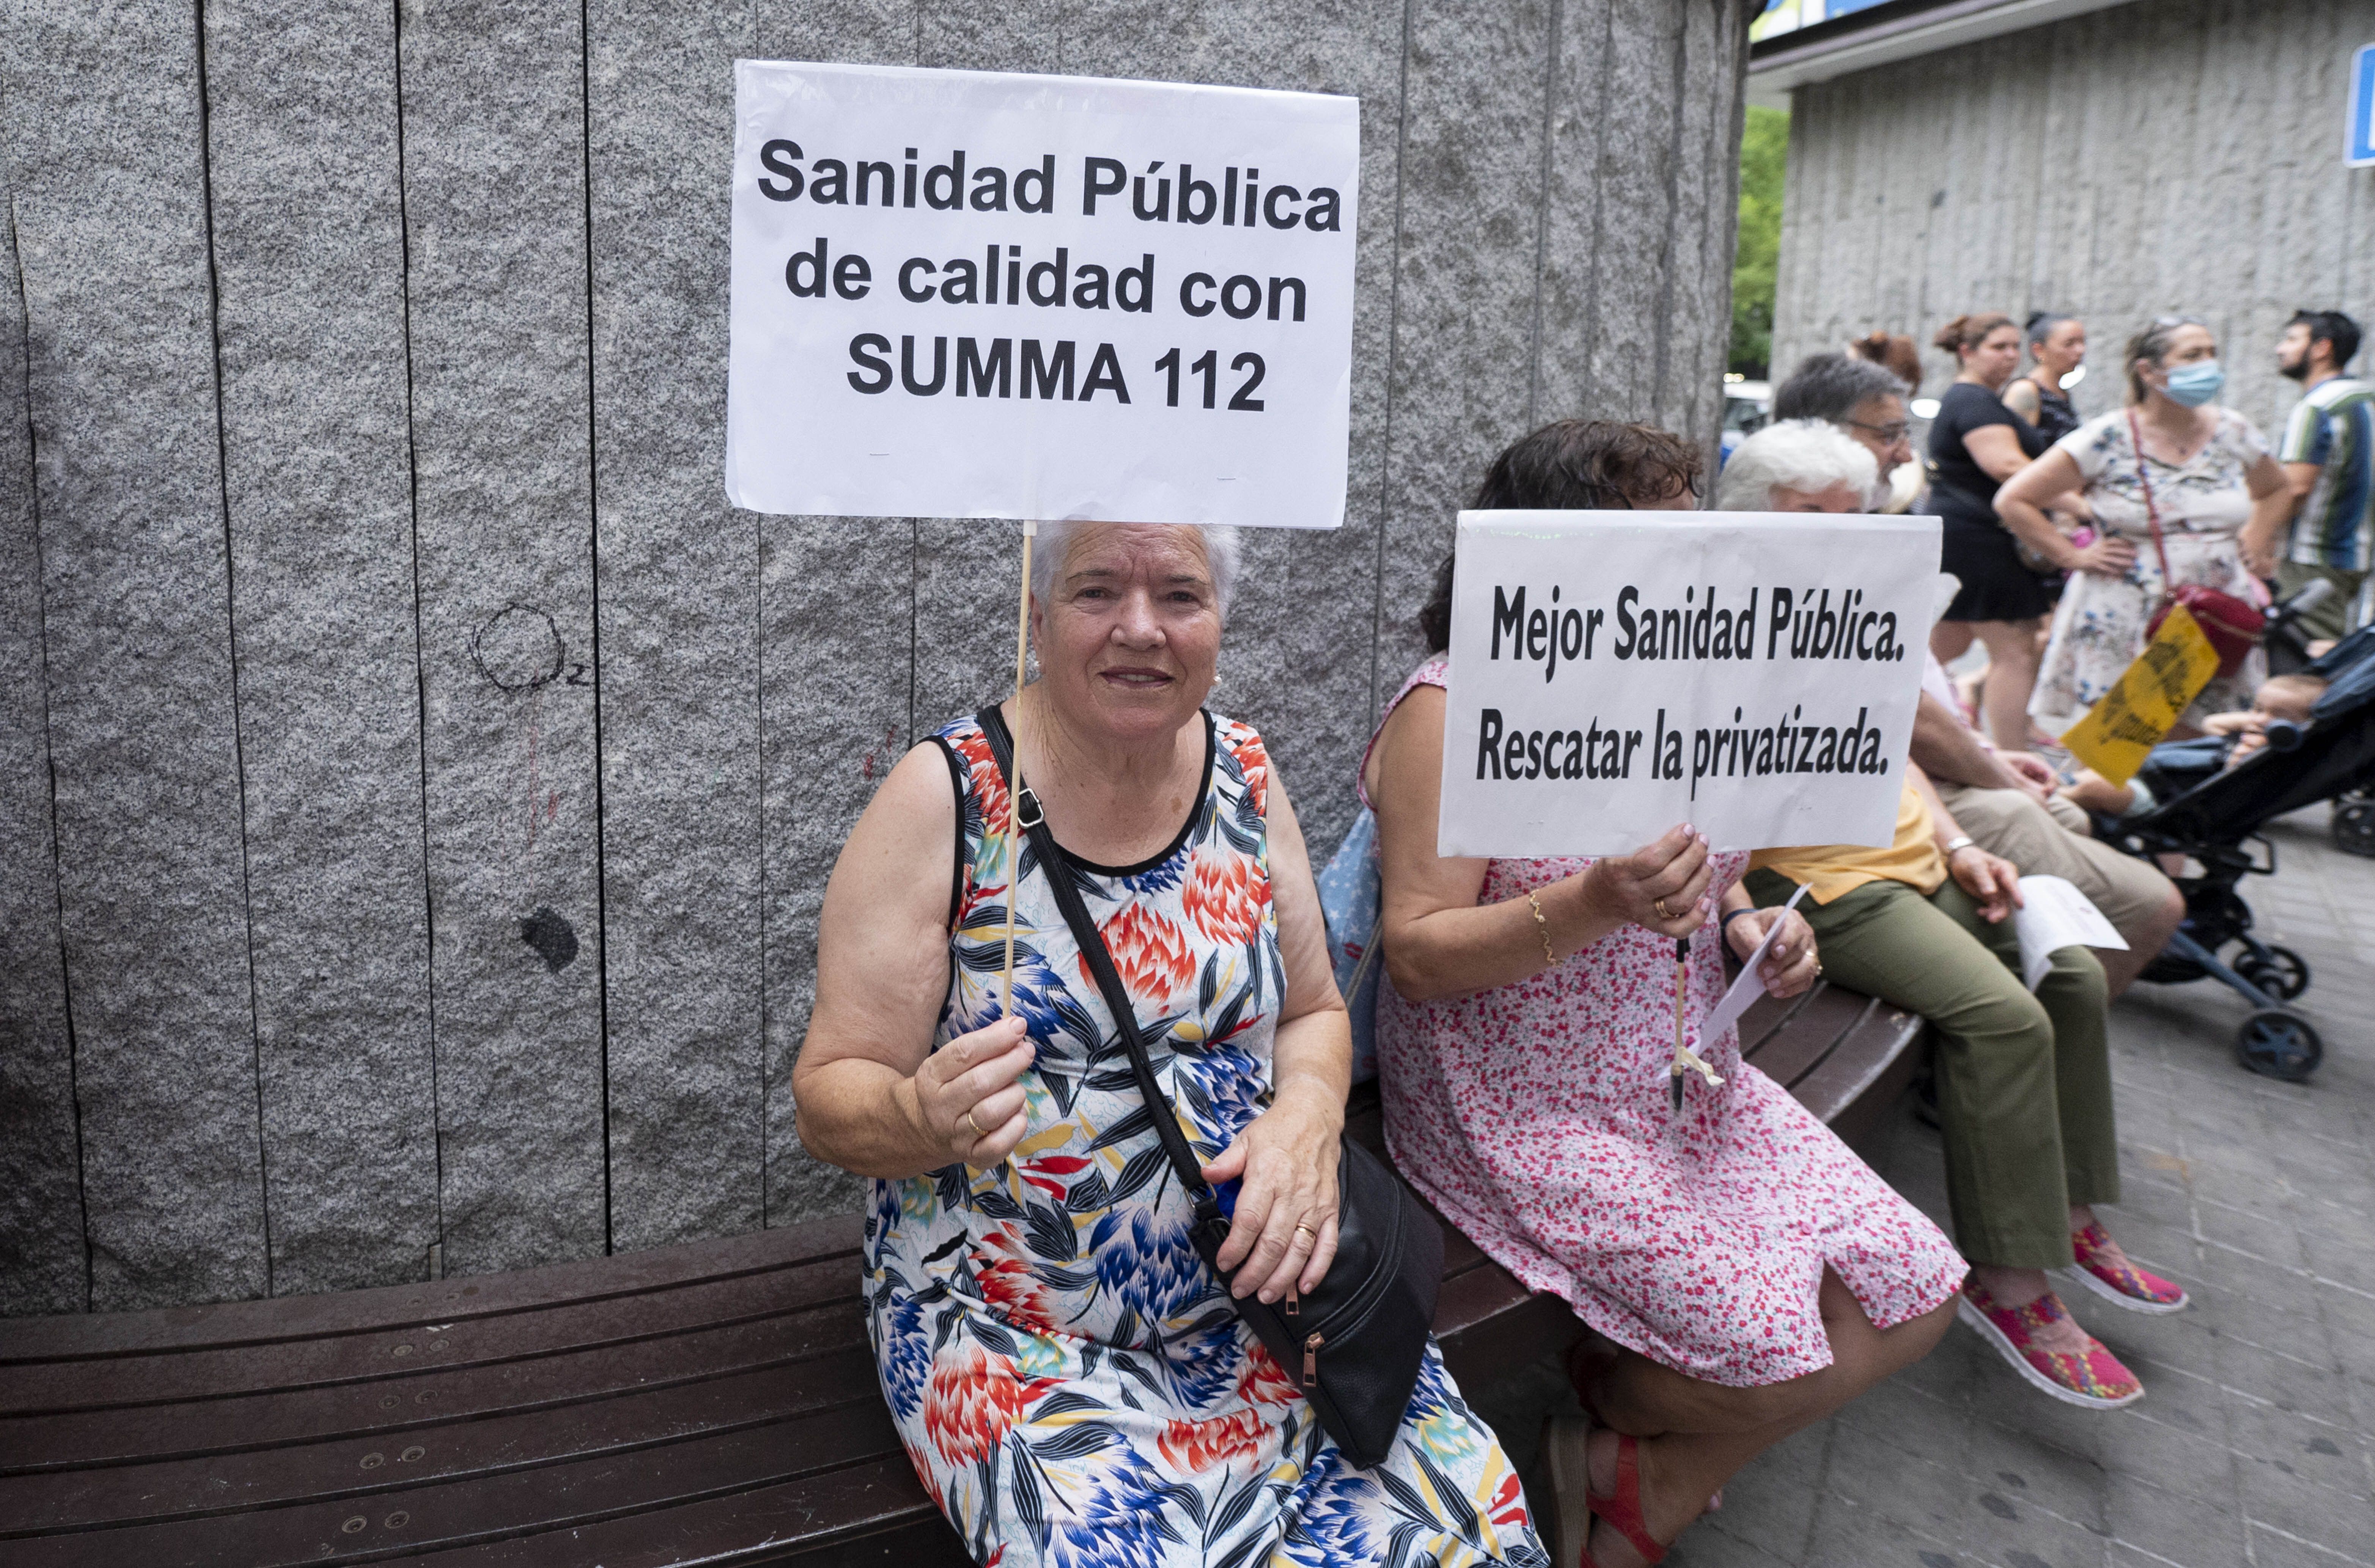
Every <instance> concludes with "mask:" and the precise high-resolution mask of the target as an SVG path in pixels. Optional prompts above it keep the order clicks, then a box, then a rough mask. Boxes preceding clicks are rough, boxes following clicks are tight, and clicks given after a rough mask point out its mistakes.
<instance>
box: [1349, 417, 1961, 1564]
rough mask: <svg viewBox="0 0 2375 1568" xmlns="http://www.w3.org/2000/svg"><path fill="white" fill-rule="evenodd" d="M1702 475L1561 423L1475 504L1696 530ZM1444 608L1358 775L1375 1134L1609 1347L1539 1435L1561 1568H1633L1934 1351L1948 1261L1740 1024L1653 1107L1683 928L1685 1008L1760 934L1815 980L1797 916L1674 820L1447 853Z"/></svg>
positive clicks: (1795, 972) (1664, 1066) (1675, 454)
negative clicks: (1372, 959)
mask: <svg viewBox="0 0 2375 1568" xmlns="http://www.w3.org/2000/svg"><path fill="white" fill-rule="evenodd" d="M1864 468H1865V470H1866V474H1867V478H1866V484H1867V486H1868V485H1869V482H1870V480H1869V472H1870V470H1871V468H1872V460H1871V459H1870V458H1869V457H1866V458H1865V459H1864ZM1697 470H1698V457H1697V454H1696V451H1694V450H1693V449H1692V448H1691V447H1690V446H1689V445H1688V444H1687V443H1685V442H1683V441H1682V440H1681V439H1680V438H1678V437H1675V436H1672V435H1669V434H1667V433H1666V432H1665V431H1662V430H1651V429H1648V427H1645V426H1640V425H1615V424H1604V423H1585V422H1582V421H1579V420H1570V421H1566V422H1564V423H1560V424H1555V425H1551V426H1548V427H1546V428H1545V429H1542V430H1537V431H1535V432H1534V433H1533V434H1532V435H1530V436H1528V437H1526V438H1525V439H1524V440H1523V441H1520V442H1518V443H1517V444H1516V445H1515V446H1513V447H1511V448H1510V449H1509V450H1508V451H1507V452H1506V453H1504V454H1502V455H1501V457H1500V459H1499V460H1498V461H1497V462H1495V464H1494V465H1493V468H1492V471H1491V473H1490V474H1489V475H1488V476H1487V477H1486V478H1485V481H1484V486H1483V492H1482V493H1481V494H1480V495H1479V497H1478V498H1477V501H1476V504H1477V505H1478V506H1479V507H1485V508H1493V507H1504V508H1507V507H1514V508H1558V509H1578V508H1592V509H1608V508H1638V509H1642V510H1645V511H1647V510H1660V509H1687V508H1689V507H1690V506H1691V505H1692V504H1693V501H1694V495H1693V484H1694V480H1695V479H1696V474H1697ZM1859 499H1861V496H1860V495H1859ZM1450 588H1451V568H1450V564H1449V563H1448V562H1447V563H1446V564H1445V567H1444V571H1443V574H1442V576H1441V579H1440V581H1439V583H1438V585H1437V589H1436V597H1435V602H1434V603H1432V604H1431V605H1429V606H1428V607H1426V608H1425V610H1424V611H1423V612H1422V613H1421V615H1420V625H1421V628H1422V629H1423V630H1424V631H1425V632H1426V634H1427V636H1428V639H1429V645H1430V646H1431V647H1432V648H1434V649H1435V650H1436V652H1435V654H1434V656H1432V657H1431V658H1429V659H1428V660H1427V661H1426V662H1425V663H1424V664H1422V665H1421V666H1419V667H1418V669H1417V671H1416V672H1415V673H1413V674H1412V676H1411V678H1410V679H1409V680H1408V681H1406V682H1404V683H1403V686H1402V689H1401V690H1400V692H1399V693H1398V694H1397V695H1396V697H1395V699H1394V701H1393V702H1392V704H1391V705H1390V706H1389V707H1388V710H1387V714H1386V717H1385V720H1384V722H1383V724H1382V725H1380V727H1379V729H1378V731H1377V738H1376V740H1375V741H1373V742H1372V743H1371V748H1370V755H1369V757H1368V759H1367V760H1366V761H1365V764H1364V766H1363V771H1362V793H1363V795H1364V796H1365V798H1367V799H1368V800H1370V801H1371V802H1372V803H1373V804H1374V806H1375V808H1376V810H1377V825H1378V843H1379V864H1380V868H1381V871H1382V876H1383V899H1384V944H1385V962H1386V972H1387V974H1388V978H1389V979H1390V980H1391V982H1392V984H1389V985H1387V986H1383V987H1381V988H1380V989H1379V993H1378V998H1377V1047H1378V1056H1379V1061H1380V1065H1381V1067H1382V1068H1383V1072H1384V1077H1385V1096H1384V1099H1385V1111H1386V1136H1387V1141H1388V1144H1389V1145H1390V1147H1391V1148H1392V1150H1393V1154H1394V1158H1395V1161H1396V1163H1397V1164H1398V1165H1399V1166H1400V1169H1401V1171H1402V1172H1403V1173H1405V1174H1406V1175H1407V1176H1408V1177H1409V1178H1410V1180H1411V1182H1412V1185H1416V1186H1418V1187H1420V1188H1421V1189H1422V1190H1424V1192H1425V1193H1426V1195H1427V1197H1430V1198H1431V1199H1433V1200H1434V1202H1435V1204H1436V1207H1437V1208H1440V1209H1441V1210H1442V1211H1443V1213H1444V1214H1445V1215H1446V1216H1447V1217H1448V1218H1449V1219H1450V1220H1452V1221H1453V1222H1454V1223H1455V1224H1457V1225H1459V1228H1460V1229H1461V1230H1462V1231H1464V1232H1467V1233H1468V1235H1469V1236H1470V1237H1471V1239H1473V1240H1474V1241H1475V1243H1476V1244H1477V1245H1478V1246H1480V1247H1482V1248H1483V1250H1484V1251H1485V1252H1486V1253H1487V1254H1489V1255H1490V1256H1492V1257H1493V1258H1494V1260H1495V1262H1498V1263H1499V1264H1501V1265H1502V1266H1503V1267H1506V1268H1507V1269H1508V1270H1509V1271H1510V1272H1511V1273H1513V1274H1515V1275H1516V1276H1517V1277H1518V1279H1521V1280H1523V1281H1524V1282H1525V1283H1526V1284H1527V1285H1529V1286H1530V1287H1531V1288H1533V1289H1535V1290H1538V1291H1556V1292H1557V1293H1558V1294H1559V1295H1560V1296H1562V1297H1564V1298H1565V1299H1566V1302H1567V1303H1569V1304H1570V1305H1572V1306H1573V1307H1574V1308H1575V1310H1576V1312H1577V1315H1580V1316H1581V1317H1582V1318H1583V1320H1584V1321H1585V1323H1587V1324H1588V1325H1589V1326H1591V1327H1592V1328H1593V1329H1594V1330H1596V1331H1597V1332H1598V1335H1599V1336H1601V1338H1595V1339H1589V1340H1587V1341H1586V1342H1585V1343H1584V1345H1583V1346H1582V1347H1581V1349H1580V1353H1579V1354H1578V1355H1577V1358H1576V1359H1575V1360H1574V1361H1573V1362H1571V1363H1570V1367H1569V1371H1570V1373H1571V1374H1572V1375H1573V1376H1574V1378H1575V1381H1576V1385H1577V1393H1578V1395H1580V1396H1581V1397H1582V1400H1583V1403H1584V1406H1585V1408H1586V1409H1589V1411H1591V1412H1592V1414H1593V1417H1594V1421H1592V1422H1585V1421H1576V1420H1573V1419H1571V1418H1560V1417H1554V1418H1553V1419H1552V1420H1551V1421H1550V1422H1549V1423H1548V1424H1547V1426H1546V1427H1545V1429H1544V1433H1543V1436H1544V1444H1545V1456H1546V1461H1547V1464H1548V1467H1549V1469H1550V1471H1551V1477H1552V1499H1553V1501H1554V1503H1555V1504H1556V1508H1557V1515H1558V1518H1557V1523H1558V1536H1559V1546H1558V1563H1559V1568H1576V1565H1577V1564H1578V1563H1581V1564H1583V1565H1585V1568H1618V1565H1620V1564H1621V1565H1624V1568H1630V1565H1632V1564H1634V1563H1638V1562H1656V1561H1657V1560H1658V1559H1660V1557H1662V1556H1664V1555H1665V1543H1667V1542H1670V1541H1672V1539H1674V1537H1675V1536H1677V1535H1678V1534H1680V1533H1681V1532H1682V1530H1683V1528H1684V1527H1685V1526H1687V1525H1688V1524H1689V1523H1690V1522H1691V1521H1692V1520H1693V1519H1694V1518H1696V1517H1697V1516H1698V1515H1699V1513H1700V1512H1701V1510H1702V1509H1704V1508H1705V1507H1706V1506H1707V1503H1708V1501H1709V1498H1710V1497H1711V1495H1712V1494H1713V1493H1714V1492H1715V1491H1716V1490H1717V1489H1718V1488H1719V1487H1720V1486H1721V1485H1723V1483H1724V1481H1725V1480H1726V1479H1727V1478H1728V1477H1730V1476H1731V1473H1732V1472H1733V1471H1734V1470H1736V1469H1738V1468H1740V1467H1741V1466H1742V1465H1743V1464H1745V1463H1746V1462H1747V1461H1748V1460H1749V1459H1750V1458H1752V1457H1754V1456H1755V1455H1756V1454H1757V1453H1758V1452H1760V1451H1761V1450H1763V1449H1765V1448H1766V1447H1767V1446H1769V1445H1770V1444H1773V1443H1776V1442H1778V1440H1780V1439H1781V1438H1782V1437H1784V1436H1786V1435H1788V1434H1789V1433H1790V1432H1792V1431H1794V1430H1796V1429H1797V1428H1799V1427H1801V1426H1803V1425H1805V1424H1806V1423H1808V1422H1810V1421H1816V1420H1819V1419H1821V1418H1822V1417H1823V1416H1825V1415H1826V1414H1828V1413H1829V1412H1830V1411H1832V1410H1834V1409H1837V1408H1838V1407H1839V1406H1840V1405H1842V1404H1845V1403H1846V1402H1847V1401H1848V1400H1849V1399H1852V1398H1854V1397H1856V1396H1857V1395H1858V1394H1860V1393H1861V1392H1862V1391H1863V1390H1864V1389H1866V1388H1868V1387H1870V1386H1871V1385H1873V1383H1875V1382H1877V1381H1879V1380H1880V1379H1882V1378H1884V1377H1886V1376H1888V1375H1889V1374H1890V1373H1894V1372H1896V1370H1897V1369H1898V1368H1900V1367H1903V1366H1906V1365H1908V1364H1909V1363H1910V1362H1915V1361H1917V1360H1919V1359H1920V1357H1922V1356H1923V1355H1925V1354H1927V1353H1928V1352H1929V1350H1930V1348H1931V1347H1932V1345H1934V1344H1936V1343H1937V1341H1938V1338H1939V1336H1940V1335H1942V1334H1944V1332H1945V1329H1946V1325H1947V1323H1948V1321H1949V1316H1950V1314H1951V1312H1952V1310H1953V1303H1954V1300H1955V1287H1956V1285H1957V1284H1958V1283H1959V1282H1960V1281H1961V1279H1962V1278H1963V1261H1962V1259H1961V1258H1959V1257H1957V1256H1956V1254H1955V1250H1954V1248H1953V1247H1952V1246H1951V1245H1949V1244H1948V1243H1947V1241H1946V1239H1945V1237H1944V1236H1943V1235H1941V1234H1940V1233H1939V1232H1938V1229H1937V1227H1936V1226H1934V1225H1932V1223H1931V1222H1930V1221H1929V1220H1927V1219H1925V1218H1923V1217H1922V1215H1921V1214H1920V1211H1919V1210H1917V1209H1915V1208H1913V1207H1912V1206H1911V1205H1909V1204H1908V1203H1907V1202H1906V1201H1905V1200H1904V1199H1902V1198H1900V1197H1897V1196H1896V1194H1895V1193H1894V1192H1892V1191H1890V1190H1889V1188H1888V1187H1887V1185H1885V1183H1883V1182H1882V1181H1881V1180H1880V1178H1879V1177H1878V1176H1876V1175H1874V1174H1873V1173H1872V1171H1871V1170H1870V1169H1869V1168H1867V1167H1866V1166H1865V1165H1864V1163H1863V1162H1862V1161H1860V1160H1858V1159H1857V1158H1856V1157H1855V1156H1854V1155H1853V1154H1852V1153H1850V1152H1849V1150H1848V1149H1847V1147H1846V1146H1845V1145H1844V1144H1842V1143H1840V1142H1839V1140H1838V1139H1837V1138H1836V1137H1834V1136H1832V1134H1831V1132H1830V1131H1829V1129H1827V1128H1826V1127H1825V1126H1823V1125H1822V1124H1821V1123H1820V1122H1818V1121H1816V1120H1815V1119H1814V1117H1813V1116H1812V1115H1810V1114H1808V1113H1807V1112H1806V1111H1805V1110H1804V1109H1803V1108H1802V1106H1800V1105H1799V1104H1798V1102H1796V1101H1795V1100H1793V1099H1791V1098H1790V1094H1789V1092H1788V1091H1785V1090H1784V1089H1782V1088H1781V1086H1780V1085H1778V1084H1777V1083H1775V1082H1774V1081H1773V1080H1772V1079H1768V1078H1766V1076H1765V1075H1764V1074H1763V1073H1761V1072H1758V1071H1757V1070H1756V1069H1755V1068H1754V1067H1747V1066H1744V1065H1743V1063H1742V1061H1741V1059H1740V1048H1739V1043H1738V1038H1737V1035H1736V1034H1735V1033H1734V1032H1731V1031H1729V1030H1727V1031H1726V1032H1724V1033H1723V1034H1722V1035H1721V1036H1719V1037H1717V1038H1713V1039H1706V1040H1699V1041H1696V1043H1695V1045H1696V1050H1697V1051H1698V1053H1699V1055H1702V1056H1704V1057H1706V1058H1707V1060H1708V1061H1709V1062H1710V1063H1712V1064H1713V1066H1714V1068H1715V1070H1716V1072H1718V1073H1719V1074H1720V1075H1721V1077H1722V1079H1723V1082H1722V1084H1721V1086H1720V1087H1717V1086H1713V1085H1710V1084H1708V1083H1707V1082H1705V1081H1704V1080H1701V1079H1696V1078H1695V1079H1689V1080H1688V1083H1689V1087H1688V1090H1687V1098H1686V1099H1685V1101H1684V1106H1683V1109H1682V1111H1681V1113H1680V1114H1674V1113H1673V1112H1672V1110H1671V1102H1670V1101H1669V1099H1668V1095H1669V1083H1670V1079H1669V1076H1668V1064H1669V1062H1670V1061H1671V1059H1672V1048H1673V1043H1674V1036H1673V1029H1674V1025H1673V1018H1674V985H1675V940H1676V938H1678V937H1687V938H1690V939H1691V941H1690V949H1689V953H1690V956H1689V961H1688V970H1687V973H1688V989H1689V1001H1690V1003H1691V1013H1692V1014H1693V1016H1701V1017H1703V1016H1705V1014H1706V1011H1707V1008H1710V1007H1711V1006H1712V1005H1713V1004H1714V1002H1715V1001H1716V999H1717V998H1718V997H1719V996H1720V995H1721V994H1722V992H1723V990H1724V988H1725V975H1724V961H1723V949H1724V947H1725V946H1726V945H1727V944H1728V945H1729V946H1730V948H1731V951H1732V952H1733V953H1735V954H1737V955H1739V956H1740V957H1742V958H1743V959H1744V958H1746V957H1747V956H1748V955H1749V954H1751V953H1752V952H1754V951H1755V948H1756V946H1757V943H1758V941H1759V940H1760V939H1761V938H1762V937H1763V936H1764V935H1765V933H1766V930H1767V929H1768V928H1769V927H1770V925H1772V923H1773V922H1774V921H1775V920H1777V919H1778V920H1781V921H1782V922H1784V923H1785V928H1784V929H1783V930H1782V931H1781V933H1780V934H1779V935H1778V937H1777V938H1776V943H1775V948H1774V950H1773V953H1772V955H1771V956H1770V958H1769V959H1768V960H1767V961H1766V963H1767V968H1766V982H1767V984H1769V985H1771V986H1772V987H1773V988H1774V989H1775V990H1777V991H1778V992H1779V993H1780V994H1782V995H1784V996H1788V995H1791V994H1794V993H1797V992H1800V991H1803V990H1804V989H1805V988H1806V987H1807V986H1808V985H1810V984H1813V982H1814V976H1815V974H1816V973H1817V972H1818V968H1819V966H1818V965H1817V963H1816V961H1815V957H1814V948H1813V944H1812V943H1811V942H1810V941H1809V939H1808V936H1807V932H1806V930H1805V927H1804V926H1803V925H1802V923H1801V922H1800V920H1799V918H1798V917H1797V916H1796V915H1795V914H1785V915H1776V914H1771V913H1767V912H1760V911H1758V910H1755V909H1754V908H1753V907H1751V904H1750V901H1749V899H1748V896H1747V894H1746V893H1744V892H1743V891H1742V890H1740V887H1739V885H1738V878H1739V876H1740V873H1741V870H1742V868H1743V863H1744V862H1745V860H1746V858H1747V857H1746V856H1744V855H1713V854H1710V853H1709V851H1708V848H1707V840H1706V839H1704V838H1702V837H1701V836H1699V835H1698V834H1697V833H1696V832H1694V831H1692V830H1691V829H1690V828H1689V827H1687V826H1678V827H1676V828H1674V829H1673V830H1672V831H1670V832H1668V833H1666V834H1665V835H1664V836H1663V837H1661V838H1660V839H1659V840H1658V841H1657V842H1656V843H1652V844H1648V845H1646V846H1644V847H1643V848H1642V849H1640V850H1639V851H1637V852H1636V853H1635V854H1632V855H1618V856H1610V857H1606V858H1602V859H1598V860H1582V859H1554V860H1476V859H1451V858H1446V857H1444V856H1442V855H1437V854H1436V809H1437V804H1438V799H1439V795H1440V787H1439V781H1440V779H1441V777H1442V762H1443V744H1444V739H1443V732H1444V712H1445V695H1444V687H1445V682H1446V680H1447V675H1448V669H1449V664H1448V660H1447V658H1446V657H1445V654H1444V652H1443V650H1444V649H1445V648H1446V646H1447V631H1448V629H1449V607H1450ZM1718 910H1720V911H1721V914H1720V916H1719V917H1718V916H1717V913H1716V912H1717V911H1718ZM1595 1520H1596V1522H1597V1527H1596V1528H1595Z"/></svg>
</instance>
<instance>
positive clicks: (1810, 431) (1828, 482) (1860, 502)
mask: <svg viewBox="0 0 2375 1568" xmlns="http://www.w3.org/2000/svg"><path fill="white" fill-rule="evenodd" d="M1879 490H1880V465H1879V464H1878V463H1876V462H1874V461H1873V455H1872V453H1871V452H1870V451H1869V450H1867V449H1866V448H1865V446H1864V445H1863V443H1862V442H1859V441H1857V440H1856V439H1855V438H1854V437H1852V436H1849V435H1847V434H1846V433H1844V432H1843V431H1841V430H1839V429H1838V427H1837V426H1836V425H1833V424H1831V423H1829V422H1828V421H1827V420H1823V419H1783V420H1780V421H1779V422H1778V423H1776V424H1770V425H1767V426H1766V427H1765V428H1764V429H1763V430H1758V431H1757V432H1756V433H1755V435H1752V436H1750V437H1749V438H1748V439H1747V440H1746V441H1743V442H1741V443H1740V445H1739V446H1738V448H1736V449H1735V450H1734V451H1733V453H1732V454H1731V458H1730V459H1729V460H1728V461H1726V462H1725V464H1724V466H1723V475H1722V477H1720V478H1719V479H1718V480H1717V481H1716V491H1715V504H1716V510H1717V511H1719V512H1868V511H1871V510H1872V509H1873V507H1874V506H1876V505H1877V504H1878V503H1879V501H1880V499H1881V498H1880V494H1879Z"/></svg>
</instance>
